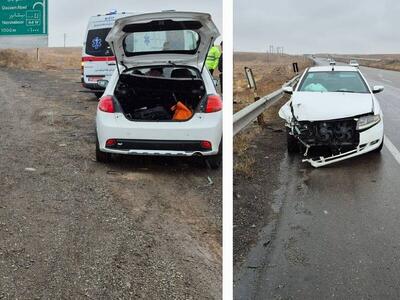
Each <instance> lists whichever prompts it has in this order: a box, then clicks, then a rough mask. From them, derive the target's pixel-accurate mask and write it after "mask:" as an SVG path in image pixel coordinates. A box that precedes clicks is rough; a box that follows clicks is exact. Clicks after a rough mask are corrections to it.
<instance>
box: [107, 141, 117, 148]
mask: <svg viewBox="0 0 400 300" xmlns="http://www.w3.org/2000/svg"><path fill="white" fill-rule="evenodd" d="M116 144H117V140H116V139H109V140H107V141H106V147H112V146H115V145H116Z"/></svg>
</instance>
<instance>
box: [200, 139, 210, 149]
mask: <svg viewBox="0 0 400 300" xmlns="http://www.w3.org/2000/svg"><path fill="white" fill-rule="evenodd" d="M200 146H201V148H203V149H205V150H210V149H212V145H211V142H209V141H201V142H200Z"/></svg>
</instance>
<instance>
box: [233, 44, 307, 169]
mask: <svg viewBox="0 0 400 300" xmlns="http://www.w3.org/2000/svg"><path fill="white" fill-rule="evenodd" d="M293 62H297V63H298V65H299V71H300V72H302V71H303V70H304V69H305V68H307V67H309V66H311V65H312V64H313V62H312V61H311V60H310V59H308V58H306V57H304V56H291V55H283V56H280V55H276V54H273V55H268V56H267V55H266V54H264V53H245V52H241V53H235V54H234V74H233V98H234V100H235V103H234V110H235V111H239V110H240V109H242V108H243V107H245V106H247V105H249V104H250V103H252V102H254V94H253V92H252V91H251V90H249V89H248V87H247V79H246V76H245V73H244V67H249V68H251V69H252V70H253V74H254V77H255V79H256V83H257V90H258V95H259V96H265V95H267V94H269V93H271V92H273V91H275V90H277V89H279V88H280V87H281V86H282V85H283V84H284V83H285V82H286V81H288V80H289V79H291V78H293V76H294V75H295V74H294V73H293V69H292V63H293ZM287 100H288V98H283V99H282V100H280V101H278V103H276V104H275V105H273V106H272V107H270V108H269V109H268V110H267V111H266V112H264V114H263V117H264V121H265V122H266V124H267V125H273V124H274V122H276V120H277V115H278V111H279V109H280V107H281V105H282V104H283V103H284V102H286V101H287ZM261 130H262V128H261V127H260V126H257V125H254V126H252V127H250V128H248V129H246V130H245V131H244V132H241V133H240V134H238V135H237V136H235V138H234V142H233V152H234V157H235V161H234V171H235V173H240V174H241V175H243V176H246V177H252V176H253V175H254V166H255V163H256V161H255V159H254V157H252V156H250V155H248V149H249V148H250V147H252V141H254V139H255V138H256V136H257V135H259V134H260V132H261Z"/></svg>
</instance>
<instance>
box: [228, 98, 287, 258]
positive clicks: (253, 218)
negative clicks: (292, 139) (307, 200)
mask: <svg viewBox="0 0 400 300" xmlns="http://www.w3.org/2000/svg"><path fill="white" fill-rule="evenodd" d="M287 100H288V97H283V98H282V99H280V100H279V101H277V102H276V103H275V104H274V105H273V106H271V107H270V109H269V110H268V113H266V114H265V120H266V126H265V127H263V128H260V127H259V126H258V125H254V126H252V127H249V128H247V129H246V130H245V132H243V133H241V134H242V135H244V137H242V138H244V139H246V140H247V141H248V142H247V148H246V151H244V152H243V153H241V154H240V155H238V154H235V153H234V165H237V164H250V165H249V166H246V172H241V171H240V170H235V172H234V182H233V191H234V194H233V209H234V218H233V225H234V228H233V256H234V264H235V265H236V264H238V263H240V262H242V261H243V259H244V258H245V257H246V255H247V253H248V251H249V250H250V248H251V246H252V245H253V244H254V243H255V242H256V241H257V239H258V233H259V231H260V230H261V229H262V228H263V227H265V226H266V225H268V224H269V223H270V222H271V220H272V218H275V214H274V212H273V209H272V200H273V197H272V195H273V193H274V191H276V190H278V189H279V188H280V186H279V178H278V170H279V165H280V163H281V160H282V159H283V158H284V156H285V154H286V135H285V131H284V122H283V120H281V119H280V118H279V117H278V110H279V108H280V107H281V106H282V105H283V104H284V103H285V102H286V101H287ZM255 132H256V138H254V134H255ZM246 135H249V136H250V137H251V138H249V139H247V138H246ZM239 141H240V140H239ZM234 143H235V141H234ZM249 160H250V161H249ZM247 170H248V171H247ZM249 174H251V175H249Z"/></svg>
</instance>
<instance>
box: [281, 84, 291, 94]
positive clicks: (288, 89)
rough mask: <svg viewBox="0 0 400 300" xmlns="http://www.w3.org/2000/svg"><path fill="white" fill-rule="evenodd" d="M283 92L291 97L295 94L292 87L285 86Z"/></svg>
mask: <svg viewBox="0 0 400 300" xmlns="http://www.w3.org/2000/svg"><path fill="white" fill-rule="evenodd" d="M283 92H284V93H286V94H290V95H291V94H293V88H292V87H291V86H285V87H284V88H283Z"/></svg>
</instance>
